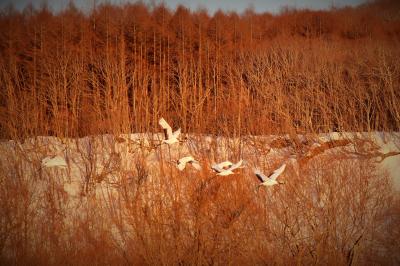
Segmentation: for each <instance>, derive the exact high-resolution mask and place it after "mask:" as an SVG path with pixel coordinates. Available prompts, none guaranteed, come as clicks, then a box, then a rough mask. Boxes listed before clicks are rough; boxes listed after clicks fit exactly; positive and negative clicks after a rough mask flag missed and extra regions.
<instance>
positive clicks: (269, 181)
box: [254, 163, 286, 187]
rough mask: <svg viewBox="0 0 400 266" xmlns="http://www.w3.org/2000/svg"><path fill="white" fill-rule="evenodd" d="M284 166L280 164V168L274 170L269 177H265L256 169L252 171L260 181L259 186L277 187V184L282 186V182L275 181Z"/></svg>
mask: <svg viewBox="0 0 400 266" xmlns="http://www.w3.org/2000/svg"><path fill="white" fill-rule="evenodd" d="M285 168H286V164H285V163H284V164H282V166H281V167H279V168H278V169H276V170H275V171H273V172H272V174H271V175H270V176H265V175H264V174H263V173H261V172H260V171H259V170H258V169H254V174H255V175H256V176H257V178H258V179H259V180H260V181H261V184H260V185H259V186H266V187H269V186H273V185H278V184H284V182H282V181H277V180H276V179H277V177H278V176H280V175H281V174H282V173H283V171H285Z"/></svg>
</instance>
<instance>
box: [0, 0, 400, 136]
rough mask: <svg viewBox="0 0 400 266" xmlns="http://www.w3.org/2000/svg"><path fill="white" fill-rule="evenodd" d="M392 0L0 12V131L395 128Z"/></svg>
mask: <svg viewBox="0 0 400 266" xmlns="http://www.w3.org/2000/svg"><path fill="white" fill-rule="evenodd" d="M399 41H400V4H399V3H398V2H397V1H375V2H370V3H366V4H363V5H361V6H358V7H356V8H340V9H334V8H332V9H331V10H328V11H311V10H295V9H290V8H284V9H282V11H281V12H280V13H279V14H277V15H273V14H270V13H267V12H266V13H255V12H254V11H253V10H251V9H248V10H246V11H245V12H244V13H242V14H237V13H235V12H230V13H224V12H222V11H218V12H216V13H215V14H214V15H212V16H211V15H210V14H209V13H208V12H207V10H201V9H200V10H196V11H191V10H189V9H187V8H185V7H184V6H178V7H177V9H176V10H170V9H168V8H167V7H166V6H165V5H163V4H159V5H152V6H150V5H146V4H144V3H141V2H137V3H133V4H125V5H119V6H118V5H110V4H102V5H98V6H94V7H93V9H92V10H91V11H90V12H89V13H83V12H82V11H80V10H78V9H77V8H76V7H75V6H74V5H73V4H72V3H71V4H70V5H69V7H68V8H67V9H65V10H63V11H61V12H59V13H57V14H55V13H52V12H51V11H49V9H48V8H47V7H46V6H43V7H42V8H41V9H39V10H37V9H34V8H33V7H32V6H27V7H26V8H25V9H24V10H23V11H16V10H15V9H13V8H12V7H10V8H7V9H4V10H2V11H1V15H0V80H1V81H0V86H1V89H0V137H2V138H25V137H27V136H33V135H55V136H70V137H77V136H85V135H91V134H103V133H127V132H153V131H154V130H157V127H158V125H157V121H158V119H159V117H160V116H164V117H166V118H167V119H168V120H169V121H173V123H174V124H175V125H176V124H178V123H179V124H180V125H181V126H182V127H183V128H182V129H183V130H184V131H185V132H192V133H209V134H223V135H229V136H240V135H247V134H270V133H283V132H286V133H287V132H296V133H303V132H330V131H373V130H385V131H392V130H398V129H399V125H400V122H399V121H400V106H399V104H398V103H399V102H400V90H399V84H400V65H399V63H398V62H399V61H398V59H399V58H400V50H399V49H398V47H399Z"/></svg>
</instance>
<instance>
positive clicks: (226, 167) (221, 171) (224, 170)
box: [211, 160, 243, 176]
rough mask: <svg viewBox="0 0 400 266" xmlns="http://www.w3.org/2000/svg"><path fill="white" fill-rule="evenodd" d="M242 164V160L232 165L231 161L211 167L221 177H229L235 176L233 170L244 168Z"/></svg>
mask: <svg viewBox="0 0 400 266" xmlns="http://www.w3.org/2000/svg"><path fill="white" fill-rule="evenodd" d="M242 163H243V160H240V161H239V162H237V163H236V164H233V163H231V162H230V161H225V162H222V163H219V164H214V165H213V166H211V169H213V170H214V171H215V172H217V175H220V176H227V175H233V174H235V173H234V172H233V170H235V169H237V168H242V166H241V165H242Z"/></svg>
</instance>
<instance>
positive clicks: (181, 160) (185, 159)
mask: <svg viewBox="0 0 400 266" xmlns="http://www.w3.org/2000/svg"><path fill="white" fill-rule="evenodd" d="M191 161H194V158H193V157H192V156H186V157H182V158H180V159H179V160H178V163H188V162H191Z"/></svg>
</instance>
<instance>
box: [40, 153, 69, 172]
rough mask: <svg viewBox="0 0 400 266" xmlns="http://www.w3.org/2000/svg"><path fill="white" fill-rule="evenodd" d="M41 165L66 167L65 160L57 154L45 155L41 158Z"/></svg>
mask: <svg viewBox="0 0 400 266" xmlns="http://www.w3.org/2000/svg"><path fill="white" fill-rule="evenodd" d="M42 166H43V167H60V168H64V169H65V168H67V167H68V166H67V162H66V161H65V159H64V158H63V157H61V156H59V155H57V156H47V157H45V158H43V159H42Z"/></svg>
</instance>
